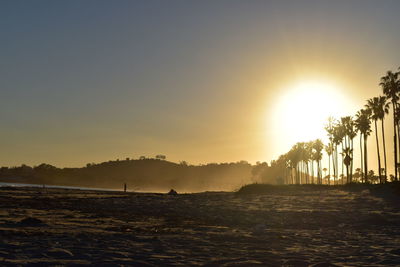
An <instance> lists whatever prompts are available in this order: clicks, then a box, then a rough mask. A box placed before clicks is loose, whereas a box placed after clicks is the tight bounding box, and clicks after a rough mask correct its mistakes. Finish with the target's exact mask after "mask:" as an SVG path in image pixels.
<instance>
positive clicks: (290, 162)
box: [271, 68, 400, 185]
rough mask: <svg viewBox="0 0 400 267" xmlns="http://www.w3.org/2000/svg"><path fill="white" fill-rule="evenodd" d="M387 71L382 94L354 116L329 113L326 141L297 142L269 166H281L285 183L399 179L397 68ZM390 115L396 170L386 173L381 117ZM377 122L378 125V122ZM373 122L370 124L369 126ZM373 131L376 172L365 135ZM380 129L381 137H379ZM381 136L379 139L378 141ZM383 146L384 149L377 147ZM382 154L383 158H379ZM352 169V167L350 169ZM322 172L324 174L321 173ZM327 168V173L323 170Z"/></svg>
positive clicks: (399, 85) (399, 83)
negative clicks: (356, 156)
mask: <svg viewBox="0 0 400 267" xmlns="http://www.w3.org/2000/svg"><path fill="white" fill-rule="evenodd" d="M398 70H399V71H397V72H393V71H388V72H387V73H386V75H384V76H383V77H381V79H380V83H379V86H380V87H381V90H382V91H381V92H382V95H379V96H376V97H372V98H370V99H368V100H367V101H366V104H365V105H364V107H363V108H361V109H360V110H358V111H357V112H356V114H355V115H354V116H345V117H341V118H339V119H336V118H334V117H329V118H328V121H327V124H326V125H325V130H326V133H327V135H328V139H329V142H328V144H326V145H325V144H323V142H322V141H321V140H320V139H317V140H313V141H309V142H298V143H296V144H295V145H293V147H292V148H291V149H290V150H289V151H288V152H287V153H285V154H283V155H281V156H280V157H279V158H278V159H277V160H276V161H273V162H272V163H271V166H277V167H279V168H280V170H281V172H280V173H281V177H282V180H283V182H284V183H286V184H328V185H330V184H344V183H353V182H362V183H386V182H388V181H398V180H399V177H398V174H399V153H398V152H399V145H400V127H399V122H400V103H399V99H400V68H399V69H398ZM390 112H391V113H392V115H393V150H394V154H393V158H394V166H393V167H394V171H395V174H394V176H393V175H390V177H389V176H388V173H387V169H388V168H387V165H388V163H387V153H386V139H385V128H384V120H385V118H386V117H387V115H388V114H389V113H390ZM379 124H380V125H379ZM372 125H373V126H372ZM373 130H374V132H375V142H376V148H377V160H378V174H377V175H375V172H374V171H373V170H369V169H368V149H367V143H368V137H369V136H370V135H371V133H372V131H373ZM379 132H381V136H382V137H381V138H379ZM357 136H359V142H360V147H359V148H355V147H354V139H355V138H356V137H357ZM380 139H381V141H380ZM381 146H382V148H383V151H381V149H380V147H381ZM355 149H358V150H359V153H360V162H359V168H356V169H355V170H354V166H355V164H358V163H354V160H353V159H354V151H355ZM323 152H325V153H326V155H327V156H328V168H323V169H322V166H321V161H322V157H323ZM381 152H382V154H383V162H382V158H381ZM353 170H354V171H353ZM322 172H324V174H325V175H323V174H322ZM326 172H328V174H326Z"/></svg>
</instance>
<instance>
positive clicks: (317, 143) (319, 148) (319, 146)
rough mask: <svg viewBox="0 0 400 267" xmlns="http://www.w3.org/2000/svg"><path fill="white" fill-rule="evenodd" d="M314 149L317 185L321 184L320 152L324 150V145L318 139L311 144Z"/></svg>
mask: <svg viewBox="0 0 400 267" xmlns="http://www.w3.org/2000/svg"><path fill="white" fill-rule="evenodd" d="M313 144H314V146H313V147H314V149H315V160H316V161H317V177H318V184H322V173H321V160H322V150H323V149H324V144H323V143H322V141H321V140H320V139H317V140H315V141H314V142H313Z"/></svg>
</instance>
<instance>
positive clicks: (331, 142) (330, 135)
mask: <svg viewBox="0 0 400 267" xmlns="http://www.w3.org/2000/svg"><path fill="white" fill-rule="evenodd" d="M334 126H335V118H333V117H329V118H328V123H327V125H326V126H325V130H326V132H327V133H328V138H329V146H330V149H329V151H330V153H331V155H332V167H333V179H334V184H335V181H336V177H337V168H336V165H335V151H336V148H337V147H336V145H335V142H334V141H335V137H334V134H335V127H334ZM328 156H330V155H329V153H328ZM336 159H337V157H336ZM329 172H330V171H329ZM329 176H330V173H329Z"/></svg>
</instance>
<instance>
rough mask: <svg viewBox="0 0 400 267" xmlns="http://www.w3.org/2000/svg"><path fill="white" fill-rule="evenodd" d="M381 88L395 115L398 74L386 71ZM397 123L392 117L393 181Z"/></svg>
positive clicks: (396, 176)
mask: <svg viewBox="0 0 400 267" xmlns="http://www.w3.org/2000/svg"><path fill="white" fill-rule="evenodd" d="M379 85H380V86H382V89H383V93H384V94H385V96H386V97H387V99H388V100H390V101H391V102H392V108H393V114H396V110H397V109H396V106H397V105H396V104H397V101H398V100H399V96H398V93H399V91H400V80H399V73H398V72H397V73H393V72H391V71H388V72H387V73H386V76H383V77H382V78H381V82H380V83H379ZM397 127H398V123H396V119H395V115H394V116H393V141H394V171H395V180H396V181H397V180H398V175H397V131H396V129H397Z"/></svg>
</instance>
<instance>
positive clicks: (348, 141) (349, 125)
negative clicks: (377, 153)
mask: <svg viewBox="0 0 400 267" xmlns="http://www.w3.org/2000/svg"><path fill="white" fill-rule="evenodd" d="M341 125H342V127H343V131H344V149H343V156H344V159H345V160H344V164H345V165H346V175H347V182H348V183H349V182H351V181H352V177H353V139H354V137H356V135H357V132H356V131H355V129H354V121H353V118H352V117H351V116H346V117H342V118H341Z"/></svg>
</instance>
